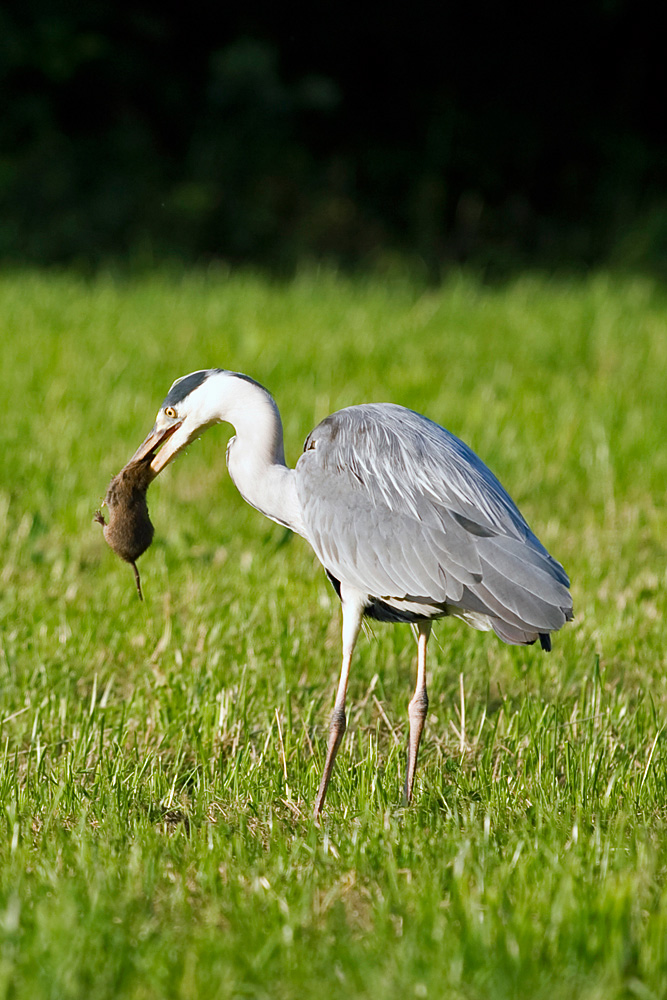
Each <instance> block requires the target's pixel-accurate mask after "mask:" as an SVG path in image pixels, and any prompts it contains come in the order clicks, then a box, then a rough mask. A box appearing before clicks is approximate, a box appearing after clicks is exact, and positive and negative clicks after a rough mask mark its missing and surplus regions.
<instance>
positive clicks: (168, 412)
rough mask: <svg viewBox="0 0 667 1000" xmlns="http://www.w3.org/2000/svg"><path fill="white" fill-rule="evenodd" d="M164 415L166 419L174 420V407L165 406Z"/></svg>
mask: <svg viewBox="0 0 667 1000" xmlns="http://www.w3.org/2000/svg"><path fill="white" fill-rule="evenodd" d="M164 415H165V417H170V418H171V419H173V418H174V417H175V416H176V410H175V409H174V407H173V406H165V408H164Z"/></svg>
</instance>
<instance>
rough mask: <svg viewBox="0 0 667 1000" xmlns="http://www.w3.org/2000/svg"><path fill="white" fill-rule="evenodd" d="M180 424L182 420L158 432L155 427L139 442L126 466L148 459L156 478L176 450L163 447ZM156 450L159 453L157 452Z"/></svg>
mask: <svg viewBox="0 0 667 1000" xmlns="http://www.w3.org/2000/svg"><path fill="white" fill-rule="evenodd" d="M182 423H183V421H182V420H178V421H176V423H173V424H170V425H169V427H166V428H164V429H163V430H158V429H157V425H155V426H154V427H153V429H152V430H151V431H150V432H149V434H148V436H147V437H146V438H145V440H144V441H142V442H141V444H140V445H139V447H138V448H137V450H136V451H135V453H134V455H133V456H132V458H131V459H130V461H129V462H128V463H127V464H128V465H132V463H133V462H141V461H142V460H144V459H147V458H149V457H150V458H151V469H152V471H153V473H154V474H155V475H156V476H157V474H158V473H159V472H161V471H162V470H163V469H164V467H165V465H167V463H168V462H170V461H171V459H172V458H173V457H174V455H175V454H176V451H177V450H178V449H176V448H168V447H167V448H165V447H163V445H165V444H166V442H167V441H168V440H169V438H170V437H171V436H172V434H175V433H176V431H177V430H178V428H179V427H180V426H181V424H182ZM158 448H159V449H160V451H158ZM156 452H157V454H156Z"/></svg>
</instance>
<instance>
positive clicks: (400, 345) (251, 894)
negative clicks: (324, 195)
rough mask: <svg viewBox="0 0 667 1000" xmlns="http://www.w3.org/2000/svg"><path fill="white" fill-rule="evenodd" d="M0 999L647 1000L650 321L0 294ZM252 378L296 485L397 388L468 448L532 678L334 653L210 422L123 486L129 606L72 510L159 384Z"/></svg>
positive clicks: (111, 461) (658, 502)
mask: <svg viewBox="0 0 667 1000" xmlns="http://www.w3.org/2000/svg"><path fill="white" fill-rule="evenodd" d="M0 318H1V324H2V337H1V338H0V362H1V369H0V370H1V371H2V376H3V377H2V390H1V395H0V399H1V403H0V435H1V436H0V470H1V471H0V546H1V549H2V560H1V563H0V588H1V589H0V691H1V692H2V693H1V696H0V721H1V722H2V726H1V730H2V732H1V743H0V750H1V755H2V764H1V767H0V789H1V800H0V997H3V998H4V997H7V998H13V1000H14V998H16V1000H19V998H30V1000H39V998H54V1000H56V998H58V1000H60V998H79V997H82V998H84V997H85V998H88V997H95V998H96V1000H103V998H107V997H108V998H119V997H122V998H125V997H128V998H136V1000H152V998H156V1000H157V998H163V997H183V998H203V997H205V998H217V997H220V998H232V997H235V998H236V997H238V998H246V997H253V998H254V997H256V998H268V997H271V998H274V997H276V998H285V1000H288V998H289V1000H291V998H295V997H296V998H298V997H304V998H305V997H312V996H318V995H319V996H321V997H323V998H324V997H326V998H337V997H340V998H351V997H368V998H375V997H382V998H384V997H387V998H394V997H395V998H401V1000H404V998H409V997H435V998H459V997H460V998H466V1000H468V998H469V1000H473V998H480V1000H482V998H484V1000H487V998H489V1000H497V998H498V1000H500V998H524V997H525V998H531V1000H532V998H541V997H544V998H547V997H548V998H564V1000H565V998H573V997H575V998H579V997H581V998H587V1000H588V998H590V1000H593V998H596V1000H597V998H600V1000H608V998H616V997H619V998H620V997H624V998H626V997H627V998H632V997H637V998H640V1000H649V998H655V997H664V996H667V878H666V873H667V742H666V730H665V725H666V723H667V682H666V678H665V675H666V673H667V671H666V669H665V667H666V654H665V627H664V618H665V604H666V601H665V582H666V571H665V538H666V537H667V514H666V512H665V484H666V483H667V448H666V447H665V441H666V440H667V405H666V403H665V387H666V386H667V298H666V297H665V296H664V294H663V293H662V292H661V290H660V289H659V288H657V287H655V286H653V285H652V284H650V283H648V282H644V281H641V280H630V279H626V280H615V279H611V278H609V277H605V276H598V277H595V278H591V279H588V280H581V281H562V282H555V281H554V282H549V281H547V280H544V279H538V278H526V279H522V280H517V281H515V282H513V283H511V284H509V285H507V286H506V287H504V288H499V289H488V288H484V287H482V286H481V285H478V284H477V283H475V281H474V280H472V279H471V278H466V277H465V276H463V277H458V278H456V279H452V280H451V281H450V282H449V283H448V284H447V285H446V286H445V287H444V288H443V289H442V290H441V291H424V290H423V289H420V288H418V287H416V286H414V285H411V284H409V283H407V282H401V281H398V282H395V283H389V282H387V283H380V282H378V281H367V282H349V281H345V280H343V279H340V278H336V277H335V276H331V275H327V274H324V275H317V274H315V273H306V274H304V275H303V276H302V277H300V278H299V279H298V280H296V281H294V282H293V283H291V284H289V285H284V286H282V285H271V284H269V283H267V282H265V281H262V280H260V279H259V278H255V277H253V276H247V275H246V276H235V277H225V276H224V275H223V274H220V275H216V274H213V273H212V274H210V275H208V276H206V275H204V274H194V275H189V276H183V277H170V276H167V275H162V276H156V277H154V278H148V279H142V280H137V281H135V282H127V283H122V282H115V281H113V280H112V279H111V278H108V279H104V278H100V279H98V280H95V281H93V282H91V283H86V282H84V281H80V280H77V279H76V278H74V277H68V276H40V275H34V274H33V275H31V274H26V275H22V274H17V275H6V276H4V277H2V278H1V279H0ZM208 366H223V367H229V368H233V369H236V370H240V371H245V372H247V373H248V374H251V375H252V376H254V377H255V378H257V379H258V380H259V381H261V382H262V383H264V384H265V385H267V386H268V387H269V388H270V389H271V390H272V391H273V393H274V394H275V396H276V399H277V401H278V404H279V406H280V408H281V411H282V414H283V419H284V424H285V435H286V446H287V454H288V458H289V460H291V462H294V461H295V460H296V459H297V457H298V454H299V451H300V447H301V444H302V442H303V440H304V438H305V436H306V434H307V432H308V431H309V430H310V429H311V428H312V427H313V426H314V424H315V423H316V422H317V421H318V420H319V419H321V418H322V417H324V416H325V415H326V414H327V413H329V412H331V411H332V410H334V409H336V408H339V407H341V406H344V405H348V404H351V403H355V402H361V401H369V400H393V401H395V402H400V403H403V404H405V405H407V406H411V407H413V408H415V409H418V410H420V411H421V412H424V413H426V414H428V415H429V416H431V417H432V418H434V419H435V420H438V421H439V422H441V423H443V424H445V426H447V427H449V428H450V429H451V430H452V431H454V432H455V433H457V434H459V435H460V436H462V437H463V438H464V439H465V440H466V441H468V442H469V443H470V444H471V445H472V447H473V448H475V450H476V451H477V452H478V454H480V456H481V457H482V458H483V459H484V460H485V461H487V462H488V464H489V465H490V466H491V468H492V469H493V470H494V471H495V472H496V473H497V474H498V475H499V477H500V478H501V480H502V481H503V482H504V484H505V485H506V486H507V488H508V489H509V490H510V492H511V493H512V495H513V496H514V498H515V499H516V500H517V502H518V503H519V504H520V506H521V508H522V510H523V511H524V513H525V515H526V516H527V518H528V520H529V522H530V523H531V525H532V526H533V527H534V529H535V530H536V531H537V533H538V534H539V536H540V537H541V538H542V539H543V541H544V542H545V544H547V546H548V547H549V548H550V549H551V551H552V552H553V553H554V554H555V555H556V556H557V558H559V559H560V560H561V561H562V562H563V563H564V565H565V566H566V568H567V569H568V571H569V572H570V574H571V576H572V580H573V593H574V598H575V608H576V613H577V617H576V620H575V621H574V622H573V623H572V625H570V626H568V627H567V628H565V629H564V630H563V631H562V632H561V633H559V634H558V635H557V636H556V637H555V642H554V651H553V653H552V654H551V655H550V656H545V655H543V654H541V653H540V651H539V650H535V649H534V648H526V649H523V648H511V647H507V646H504V645H503V644H501V643H500V642H499V641H498V640H497V639H495V638H494V637H493V636H492V635H487V634H480V633H476V632H474V631H473V630H471V629H468V628H466V626H464V625H463V624H462V623H460V622H455V621H451V620H450V621H445V622H442V623H440V624H439V625H438V626H437V628H436V636H435V638H436V641H435V642H432V643H431V664H430V677H431V680H430V693H431V708H430V714H429V718H428V721H427V726H426V730H425V740H424V744H423V752H422V759H421V767H420V770H419V773H418V777H417V784H416V796H415V804H414V807H413V808H411V809H410V810H407V811H406V810H402V809H401V808H400V807H399V805H400V795H401V774H402V769H403V757H404V745H405V740H406V728H407V713H406V708H407V702H408V700H409V698H410V696H411V693H412V686H413V681H414V660H415V644H414V641H413V639H412V636H411V634H410V631H409V629H407V628H405V627H388V626H376V627H374V629H373V631H372V634H369V635H368V636H366V637H364V638H362V639H361V641H360V643H359V647H358V652H357V655H356V659H355V664H354V669H353V674H352V680H351V685H350V699H349V707H350V713H349V725H348V732H347V735H346V737H345V741H344V744H343V747H342V749H341V752H340V754H339V757H338V762H337V767H336V773H335V776H334V781H333V783H332V786H331V789H330V792H329V798H328V802H327V812H326V817H325V819H324V821H323V823H322V825H321V827H318V826H316V825H315V824H314V823H313V821H312V819H311V816H310V810H311V805H312V802H313V799H314V796H315V792H316V788H317V783H318V779H319V774H320V769H321V765H322V758H323V749H324V740H325V737H326V730H327V725H328V717H329V712H330V708H331V704H332V699H333V692H334V689H335V683H336V679H337V673H338V665H339V635H338V631H339V609H338V607H337V604H336V600H335V597H334V595H333V593H332V591H331V590H330V588H329V586H328V584H327V583H326V580H325V578H324V574H323V573H322V571H321V569H320V568H319V566H318V564H317V562H316V560H315V558H314V556H313V555H312V553H311V552H310V550H309V549H308V547H307V545H306V544H305V542H303V541H302V540H300V539H298V538H294V537H291V536H289V535H287V536H286V534H285V532H284V531H283V530H282V529H281V528H279V527H278V526H277V525H273V524H272V523H271V522H269V521H266V520H264V519H263V518H262V517H261V515H259V514H258V513H257V512H255V511H254V510H252V509H250V508H249V507H247V506H246V505H244V503H243V502H242V501H241V499H240V498H239V497H238V495H237V494H236V492H235V490H234V487H233V486H232V484H231V483H230V481H229V478H228V476H227V473H226V470H225V465H224V447H225V442H226V439H227V436H228V432H227V430H226V429H225V428H223V427H220V428H216V429H214V430H212V431H209V432H208V433H207V434H206V435H205V436H204V437H203V438H202V439H201V441H200V442H198V443H197V444H196V445H193V446H192V447H191V449H190V450H189V453H188V454H187V455H186V456H184V457H182V458H181V459H180V460H179V461H178V462H177V463H175V464H174V466H173V467H171V468H170V469H169V470H168V471H167V472H165V473H164V474H163V476H161V477H160V479H159V480H158V482H157V483H156V484H155V485H154V486H153V487H152V488H151V492H150V494H149V499H150V501H151V504H150V505H151V515H152V519H153V522H154V524H155V526H156V541H155V543H154V545H153V547H152V548H151V549H150V550H149V552H148V553H147V554H146V555H145V556H144V557H143V558H142V560H141V564H140V566H141V571H142V579H143V585H144V593H145V596H146V601H145V603H144V604H141V603H140V602H139V601H138V600H137V597H136V592H135V590H134V584H133V581H132V574H131V571H130V569H129V567H127V566H125V565H123V564H122V563H121V562H120V561H119V560H117V559H116V558H115V557H114V556H113V554H112V553H111V552H110V551H109V550H108V549H107V547H106V546H105V544H104V542H103V539H102V535H101V532H100V529H99V526H97V525H94V524H93V521H92V515H93V512H94V510H95V508H96V507H97V506H98V505H99V503H100V501H101V499H102V497H103V495H104V492H105V489H106V485H107V483H108V480H109V478H110V477H111V475H112V474H113V473H115V472H116V471H117V470H118V469H119V468H120V466H121V465H122V464H123V463H124V462H125V461H126V459H127V458H128V457H129V455H130V454H131V453H132V452H133V450H134V449H135V448H136V446H137V445H138V444H139V442H140V441H141V440H142V439H143V436H144V435H145V433H146V432H147V431H148V429H149V428H150V426H151V424H152V421H153V419H154V415H155V412H156V410H157V407H158V405H159V403H160V401H161V400H162V398H163V397H164V395H165V393H166V390H167V389H168V387H169V385H170V384H171V382H172V380H173V379H174V378H175V377H176V376H178V375H181V374H185V373H186V372H188V371H192V370H193V369H196V368H199V367H208Z"/></svg>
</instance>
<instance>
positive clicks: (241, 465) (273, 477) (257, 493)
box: [207, 373, 303, 534]
mask: <svg viewBox="0 0 667 1000" xmlns="http://www.w3.org/2000/svg"><path fill="white" fill-rule="evenodd" d="M207 382H208V384H207V388H208V390H209V392H211V393H215V394H216V396H217V406H218V420H221V421H225V422H227V423H230V424H232V426H233V427H234V430H235V431H236V434H235V436H234V437H233V438H232V439H231V440H230V442H229V445H228V446H227V468H228V469H229V474H230V476H231V477H232V480H233V482H234V484H235V486H236V488H237V490H238V491H239V493H240V494H241V496H242V497H243V499H244V500H246V501H247V502H248V503H249V504H250V505H251V506H252V507H256V508H257V510H259V511H261V513H262V514H265V515H266V516H267V517H270V518H271V520H273V521H277V522H278V523H279V524H284V525H285V526H286V527H288V528H291V529H292V531H296V532H298V533H299V534H303V523H302V518H301V507H300V504H299V501H298V498H297V494H296V484H295V481H294V470H293V469H289V468H288V467H287V465H286V463H285V451H284V447H283V426H282V421H281V419H280V413H279V412H278V407H277V406H276V403H275V401H274V399H273V397H272V396H271V395H270V394H269V393H268V392H267V391H266V389H264V388H262V386H260V385H258V384H257V383H256V382H251V381H249V380H247V379H245V378H239V377H238V376H235V375H232V374H228V373H225V374H224V375H222V374H221V375H220V376H213V377H212V378H210V379H209V380H207Z"/></svg>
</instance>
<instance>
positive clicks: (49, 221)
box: [0, 0, 667, 279]
mask: <svg viewBox="0 0 667 1000" xmlns="http://www.w3.org/2000/svg"><path fill="white" fill-rule="evenodd" d="M436 11H437V13H438V17H437V20H436V18H435V12H436ZM443 25H444V26H443ZM665 50H666V47H665V31H664V28H663V27H662V17H661V12H660V10H659V9H658V8H657V7H656V8H654V7H653V6H645V5H642V4H640V3H637V2H634V3H632V2H625V0H581V2H579V3H567V2H566V3H559V4H553V5H544V4H539V3H533V4H531V5H526V6H521V5H517V4H500V3H483V2H479V0H473V2H469V3H463V2H460V3H457V4H451V5H448V4H443V5H440V6H436V5H435V4H429V5H424V4H403V5H402V6H398V7H397V6H390V5H387V6H382V7H380V6H376V5H374V4H367V5H365V6H364V5H363V4H361V3H360V4H359V5H358V7H357V9H356V10H352V9H351V8H348V7H346V6H343V5H342V4H333V3H324V4H320V5H319V6H318V5H315V4H312V5H310V6H308V7H305V6H304V7H297V6H294V5H291V6H289V8H287V7H281V5H279V4H274V5H272V6H271V7H266V8H258V7H256V6H254V5H252V4H246V5H245V6H244V5H243V4H242V3H238V2H237V3H236V4H234V5H233V6H232V5H230V4H227V5H222V4H213V3H209V2H202V3H197V4H186V3H180V4H178V5H173V6H169V5H167V4H165V3H155V2H148V0H137V2H136V3H135V4H134V5H133V6H132V8H131V9H129V8H126V7H124V6H123V5H119V4H118V3H114V2H113V0H94V2H90V3H85V2H79V3H71V4H64V3H63V4H53V3H50V4H49V3H46V2H43V0H34V2H33V0H30V2H27V3H23V4H18V3H9V4H7V3H5V4H4V6H3V8H2V10H1V11H0V88H1V89H0V101H1V105H0V259H3V260H4V261H16V262H36V263H42V264H53V263H74V264H77V265H79V266H82V267H84V268H87V267H92V268H94V267H96V266H98V265H100V264H104V263H108V262H110V261H126V262H129V263H130V264H134V265H137V266H138V265H141V264H151V263H153V262H159V261H161V260H165V259H167V260H169V259H178V260H184V261H186V262H206V261H209V260H221V261H224V262H227V263H231V264H236V263H252V264H255V265H260V266H266V267H269V268H270V269H272V270H277V271H281V272H289V271H290V270H291V269H293V268H294V267H295V266H296V264H297V263H298V262H299V261H302V260H303V259H310V260H312V259H316V260H326V261H332V262H335V263H336V264H338V265H343V266H351V267H358V266H361V267H372V268H382V267H387V266H393V265H394V264H395V263H396V262H412V263H413V264H414V265H415V266H418V267H420V268H422V270H424V271H425V273H427V274H428V275H429V276H430V277H432V278H436V279H437V278H438V277H439V276H441V275H442V274H443V272H444V271H445V270H446V268H447V267H448V266H450V265H452V264H456V265H458V264H461V263H467V264H473V265H475V266H478V267H479V268H480V269H482V270H484V271H487V272H489V273H493V272H494V271H499V272H502V271H505V270H508V269H509V270H511V269H513V268H515V267H525V266H529V265H530V266H543V265H545V266H556V267H557V266H563V265H567V266H574V267H586V266H590V265H594V264H600V263H604V264H617V265H621V266H624V267H630V268H636V267H641V268H649V269H653V270H658V271H660V272H663V273H667V184H666V177H667V173H666V168H667V127H666V113H665V96H666V88H665V61H666V58H665Z"/></svg>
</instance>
